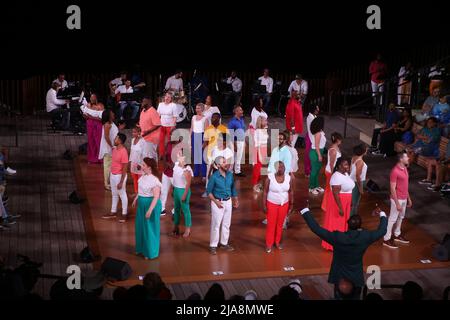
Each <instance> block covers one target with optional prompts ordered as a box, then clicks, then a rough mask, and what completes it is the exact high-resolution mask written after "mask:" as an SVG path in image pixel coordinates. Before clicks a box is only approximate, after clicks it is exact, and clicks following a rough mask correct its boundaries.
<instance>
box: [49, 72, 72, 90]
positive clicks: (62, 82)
mask: <svg viewBox="0 0 450 320" xmlns="http://www.w3.org/2000/svg"><path fill="white" fill-rule="evenodd" d="M65 77H66V76H65V74H64V73H60V74H58V77H57V78H56V79H55V80H53V82H56V83H57V84H58V85H59V87H60V88H61V90H64V89H65V88H67V87H69V84H68V83H67V81H66V80H65Z"/></svg>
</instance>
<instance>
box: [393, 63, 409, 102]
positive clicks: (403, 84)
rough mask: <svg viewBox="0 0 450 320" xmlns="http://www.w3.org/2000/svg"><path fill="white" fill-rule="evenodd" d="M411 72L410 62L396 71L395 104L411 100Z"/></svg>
mask: <svg viewBox="0 0 450 320" xmlns="http://www.w3.org/2000/svg"><path fill="white" fill-rule="evenodd" d="M411 73H412V66H411V62H408V63H407V64H406V65H404V66H402V67H401V68H400V71H399V72H398V88H397V93H398V97H397V104H398V105H399V106H401V105H403V104H405V103H406V104H409V103H410V101H411Z"/></svg>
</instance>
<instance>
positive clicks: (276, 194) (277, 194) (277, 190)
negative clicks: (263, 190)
mask: <svg viewBox="0 0 450 320" xmlns="http://www.w3.org/2000/svg"><path fill="white" fill-rule="evenodd" d="M267 177H268V178H269V181H270V183H269V192H268V193H267V201H269V202H271V203H273V204H278V205H281V206H282V205H284V204H285V203H287V202H288V201H289V189H290V182H291V177H290V176H289V175H285V176H284V181H283V183H278V181H277V179H276V178H275V175H274V174H273V173H269V174H268V176H267Z"/></svg>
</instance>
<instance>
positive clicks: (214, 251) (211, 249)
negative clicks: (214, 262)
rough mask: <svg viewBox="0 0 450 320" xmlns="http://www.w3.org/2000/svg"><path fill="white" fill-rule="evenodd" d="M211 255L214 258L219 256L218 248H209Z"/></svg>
mask: <svg viewBox="0 0 450 320" xmlns="http://www.w3.org/2000/svg"><path fill="white" fill-rule="evenodd" d="M209 253H211V254H212V255H213V256H215V255H216V254H217V248H216V247H210V248H209Z"/></svg>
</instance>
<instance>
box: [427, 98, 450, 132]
mask: <svg viewBox="0 0 450 320" xmlns="http://www.w3.org/2000/svg"><path fill="white" fill-rule="evenodd" d="M431 114H432V115H433V117H436V119H438V120H439V128H441V129H442V135H443V136H444V137H447V136H448V133H449V125H450V106H449V105H448V103H447V97H446V96H445V95H443V94H441V95H440V96H439V102H438V103H436V104H435V105H434V107H433V109H432V110H431Z"/></svg>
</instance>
